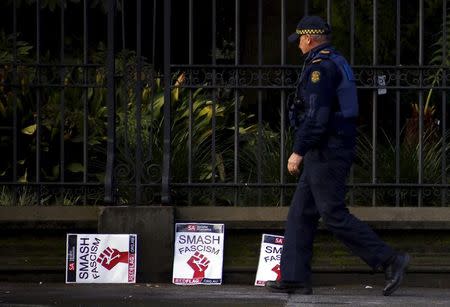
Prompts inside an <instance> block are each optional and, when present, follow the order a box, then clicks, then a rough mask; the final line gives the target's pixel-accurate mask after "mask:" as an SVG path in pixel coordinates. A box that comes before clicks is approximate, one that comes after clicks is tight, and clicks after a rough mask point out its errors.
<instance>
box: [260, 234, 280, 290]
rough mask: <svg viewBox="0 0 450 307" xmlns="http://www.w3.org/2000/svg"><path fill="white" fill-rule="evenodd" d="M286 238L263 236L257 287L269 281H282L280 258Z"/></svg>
mask: <svg viewBox="0 0 450 307" xmlns="http://www.w3.org/2000/svg"><path fill="white" fill-rule="evenodd" d="M283 242H284V237H282V236H276V235H268V234H263V235H262V240H261V251H260V253H259V262H258V270H257V272H256V279H255V286H264V285H265V283H266V281H268V280H280V278H281V272H280V258H281V251H282V249H283Z"/></svg>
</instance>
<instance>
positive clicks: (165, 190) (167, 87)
mask: <svg viewBox="0 0 450 307" xmlns="http://www.w3.org/2000/svg"><path fill="white" fill-rule="evenodd" d="M171 3H172V1H171V0H165V1H164V145H163V152H164V155H163V169H162V187H161V203H162V204H164V205H168V204H170V202H171V199H170V160H171V151H170V143H171V134H170V125H171V120H170V98H171V97H170V96H171V95H170V94H171V78H170V52H171V50H170V36H171V31H170V13H171Z"/></svg>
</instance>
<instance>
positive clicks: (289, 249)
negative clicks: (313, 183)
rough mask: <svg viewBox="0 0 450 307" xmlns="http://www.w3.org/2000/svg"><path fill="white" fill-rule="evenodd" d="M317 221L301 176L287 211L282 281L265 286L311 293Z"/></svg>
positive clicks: (312, 200) (317, 217)
mask: <svg viewBox="0 0 450 307" xmlns="http://www.w3.org/2000/svg"><path fill="white" fill-rule="evenodd" d="M318 220H319V214H318V211H317V210H316V208H315V205H314V199H313V197H312V194H311V190H310V188H309V186H308V184H307V182H306V181H305V174H303V175H302V177H301V179H300V181H299V183H298V186H297V189H296V191H295V194H294V197H293V199H292V202H291V207H290V208H289V214H288V218H287V221H286V229H285V234H284V244H283V251H282V254H281V262H280V265H281V281H279V282H276V281H269V282H267V283H266V286H267V287H268V288H269V289H271V290H274V291H279V292H288V293H289V292H296V293H303V294H310V293H311V292H312V290H311V258H312V251H313V241H314V235H315V232H316V230H317V224H318Z"/></svg>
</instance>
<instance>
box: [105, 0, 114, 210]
mask: <svg viewBox="0 0 450 307" xmlns="http://www.w3.org/2000/svg"><path fill="white" fill-rule="evenodd" d="M114 11H115V0H108V47H107V48H108V49H107V58H106V70H107V72H106V74H107V75H106V79H107V81H106V83H107V84H106V86H107V97H106V104H107V108H108V131H107V148H106V150H107V157H106V174H105V203H109V204H112V203H114V185H113V182H114V160H115V144H116V101H115V85H114V70H115V66H114Z"/></svg>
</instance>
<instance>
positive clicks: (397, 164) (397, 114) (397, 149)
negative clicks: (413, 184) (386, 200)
mask: <svg viewBox="0 0 450 307" xmlns="http://www.w3.org/2000/svg"><path fill="white" fill-rule="evenodd" d="M396 4H397V8H396V13H397V17H396V22H395V33H396V34H395V65H396V67H397V71H396V76H397V78H396V81H395V83H396V86H397V87H399V86H400V71H399V68H400V53H401V48H400V42H401V41H400V34H401V33H400V26H401V24H400V15H401V11H400V0H397V3H396ZM395 183H396V184H399V183H400V91H399V90H398V89H397V90H396V91H395ZM395 206H396V207H398V206H400V189H399V188H396V189H395Z"/></svg>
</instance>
